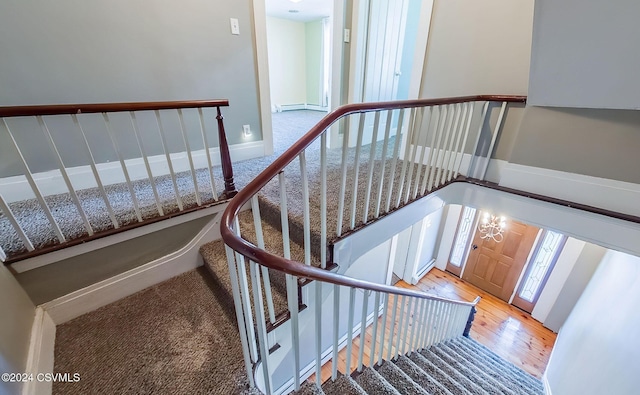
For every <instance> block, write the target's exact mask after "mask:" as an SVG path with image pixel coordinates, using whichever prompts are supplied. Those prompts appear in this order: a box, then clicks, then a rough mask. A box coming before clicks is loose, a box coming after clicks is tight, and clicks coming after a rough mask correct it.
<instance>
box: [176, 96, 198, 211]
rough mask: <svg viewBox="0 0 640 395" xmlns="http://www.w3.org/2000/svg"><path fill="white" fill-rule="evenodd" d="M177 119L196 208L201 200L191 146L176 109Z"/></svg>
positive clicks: (182, 120)
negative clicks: (187, 160)
mask: <svg viewBox="0 0 640 395" xmlns="http://www.w3.org/2000/svg"><path fill="white" fill-rule="evenodd" d="M178 118H180V133H181V134H182V141H183V142H184V147H185V148H186V149H187V158H189V168H191V178H192V180H193V189H194V191H195V194H196V203H197V204H198V206H201V205H202V200H201V198H200V190H199V189H198V175H197V174H196V169H195V167H194V165H193V155H192V154H191V145H190V144H189V137H188V136H187V129H186V127H185V125H184V116H183V115H182V109H180V108H179V109H178Z"/></svg>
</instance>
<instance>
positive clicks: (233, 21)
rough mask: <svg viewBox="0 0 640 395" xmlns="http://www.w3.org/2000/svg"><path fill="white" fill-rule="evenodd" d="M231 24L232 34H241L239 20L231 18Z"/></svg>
mask: <svg viewBox="0 0 640 395" xmlns="http://www.w3.org/2000/svg"><path fill="white" fill-rule="evenodd" d="M229 23H230V24H231V34H235V35H238V34H240V24H239V23H238V18H229Z"/></svg>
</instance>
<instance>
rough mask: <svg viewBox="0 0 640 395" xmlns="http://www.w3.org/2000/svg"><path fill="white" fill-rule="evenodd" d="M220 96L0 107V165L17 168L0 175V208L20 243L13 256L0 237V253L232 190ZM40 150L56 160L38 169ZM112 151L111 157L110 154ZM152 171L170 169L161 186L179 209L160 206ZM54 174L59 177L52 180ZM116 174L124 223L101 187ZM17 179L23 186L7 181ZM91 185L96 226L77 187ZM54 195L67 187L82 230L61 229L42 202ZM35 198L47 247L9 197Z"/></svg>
mask: <svg viewBox="0 0 640 395" xmlns="http://www.w3.org/2000/svg"><path fill="white" fill-rule="evenodd" d="M228 105H229V102H228V101H227V100H200V101H171V102H138V103H103V104H64V105H37V106H14V107H0V144H2V145H3V146H4V147H5V150H6V151H5V150H3V151H4V152H3V155H2V163H0V165H1V166H0V168H5V169H7V168H9V167H15V169H14V170H13V173H12V174H10V176H11V177H8V178H7V175H6V174H3V175H2V177H5V178H3V179H1V180H0V181H2V184H4V185H5V187H6V188H5V192H8V193H9V194H11V195H14V196H9V198H5V196H6V195H5V196H3V194H2V193H1V191H0V210H1V212H2V214H4V216H5V217H6V219H7V220H8V222H9V223H10V227H11V230H12V231H13V232H15V235H16V241H15V242H16V243H22V248H21V249H20V248H18V250H21V251H18V252H16V251H14V253H13V254H12V255H11V256H8V254H7V253H6V251H3V249H2V246H0V259H1V260H2V261H7V260H9V261H16V260H19V259H24V258H28V257H31V256H34V255H36V254H40V253H45V252H50V251H52V250H55V249H59V248H62V247H66V246H70V245H74V244H78V243H82V242H85V241H88V240H90V239H93V238H96V237H100V236H104V235H106V234H110V233H113V232H114V231H117V230H122V229H128V228H132V227H136V226H140V225H143V224H145V223H149V222H152V221H155V220H157V219H158V218H163V217H168V216H172V215H175V214H176V211H177V213H184V212H188V211H193V210H195V209H198V208H201V207H204V206H207V205H210V204H212V203H215V202H217V201H218V200H219V199H227V198H230V197H232V196H234V195H235V193H236V190H235V186H234V182H233V168H232V165H231V158H230V155H229V146H228V143H227V139H226V135H225V130H224V123H223V117H222V113H221V110H220V109H221V107H226V106H228ZM183 110H186V111H183ZM207 124H208V125H209V126H208V127H207V126H206V125H207ZM52 125H54V127H52ZM116 125H117V126H116ZM213 125H216V126H217V140H218V144H217V146H216V145H215V136H212V132H211V131H210V130H208V129H212V127H213ZM121 129H124V131H123V130H121ZM212 137H213V138H212ZM41 142H44V143H41ZM69 147H73V149H72V150H70V148H69ZM107 151H108V152H107ZM216 151H218V152H216ZM218 155H219V160H217V159H216V158H217V156H218ZM11 157H13V160H11V159H12V158H11ZM38 158H45V159H48V161H49V162H51V163H52V164H54V165H53V166H52V167H47V168H42V167H43V165H42V164H38V163H37V162H40V161H39V160H38ZM110 160H113V163H108V162H109V161H110ZM217 163H219V164H220V166H221V168H222V176H223V182H224V190H223V191H222V193H221V194H220V195H218V192H217V190H216V185H215V177H214V165H216V164H217ZM114 164H115V165H114ZM118 164H119V166H118ZM34 167H36V169H35V170H32V168H34ZM80 169H81V171H80ZM199 169H206V174H207V175H206V178H208V184H209V186H205V187H203V186H199V185H198V182H199V180H198V177H197V175H196V171H197V170H199ZM183 171H186V172H190V176H189V178H190V181H191V186H190V187H189V190H188V191H185V190H184V189H185V188H184V187H183V186H182V185H180V183H179V180H177V174H179V173H180V172H183ZM116 173H117V174H116ZM159 176H169V177H170V179H171V181H170V184H171V187H170V188H169V189H170V191H171V192H169V194H172V195H173V196H170V197H169V198H170V199H171V200H172V201H171V204H172V205H173V204H174V203H175V205H177V210H172V211H168V210H167V208H166V207H165V205H164V204H163V200H166V199H167V196H163V194H162V193H161V191H159V190H158V189H159V186H157V182H158V177H159ZM52 179H54V180H58V179H59V180H58V181H54V182H51V180H52ZM7 180H12V181H11V182H9V181H7ZM114 180H116V181H114ZM135 180H146V181H148V183H149V184H150V186H151V189H152V191H153V197H154V204H155V208H154V209H152V210H155V211H156V213H157V215H155V214H154V215H152V216H147V218H145V214H144V212H143V207H140V206H141V202H140V200H139V198H138V196H137V194H136V190H135V189H136V186H135V184H134V181H135ZM7 182H9V183H8V184H7ZM114 183H115V184H116V185H118V184H120V185H121V186H122V187H123V189H125V190H126V191H127V193H128V195H127V196H126V197H125V199H128V198H130V203H131V206H132V207H130V209H131V211H132V212H133V213H132V214H133V217H132V219H131V220H130V221H129V222H125V221H123V220H121V219H119V218H118V215H117V213H116V210H115V208H114V202H112V201H110V199H109V193H108V189H109V186H110V185H111V184H114ZM19 184H22V185H25V188H18V187H16V186H15V185H19ZM43 184H44V186H43ZM89 188H97V192H98V193H97V194H98V195H99V197H98V200H100V203H99V204H100V205H103V207H104V209H105V210H106V212H107V214H108V219H107V222H110V224H109V228H110V229H109V230H106V231H105V230H104V229H101V230H98V231H96V230H95V229H94V228H95V222H94V223H92V222H93V221H92V215H93V214H95V213H92V212H90V211H88V210H87V207H85V205H83V201H82V199H81V197H80V196H79V195H81V191H82V190H83V189H89ZM23 189H24V191H23ZM62 194H68V196H69V198H70V199H71V200H72V204H73V206H74V207H75V209H76V210H77V213H78V217H77V218H76V219H75V220H77V221H80V223H81V225H80V226H81V227H83V228H84V234H83V235H81V236H80V237H78V236H77V235H70V234H69V233H68V232H65V231H64V230H63V227H62V226H61V224H60V223H59V222H60V221H59V219H56V215H55V214H56V213H55V210H52V207H51V203H50V201H49V202H48V200H49V199H50V197H51V196H52V195H62ZM27 195H28V196H27ZM165 195H166V193H165ZM191 195H193V196H191ZM34 197H35V199H36V200H37V207H38V209H39V210H40V212H39V213H37V214H33V215H39V214H42V215H43V216H44V217H46V220H47V221H48V223H49V225H50V228H51V231H52V232H53V235H54V237H53V238H52V239H51V240H50V243H49V244H50V245H48V246H38V245H34V242H33V235H32V234H29V231H28V230H25V223H24V221H26V220H25V219H24V218H22V219H20V218H17V217H16V215H14V212H13V210H12V203H16V204H18V202H20V201H24V200H28V199H32V198H34ZM187 197H189V198H190V199H194V200H195V201H194V202H193V203H189V202H187V201H185V200H186V199H187ZM21 222H22V223H21ZM39 231H41V232H46V230H42V229H40V230H39ZM36 250H37V251H36Z"/></svg>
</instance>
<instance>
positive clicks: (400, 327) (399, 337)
mask: <svg viewBox="0 0 640 395" xmlns="http://www.w3.org/2000/svg"><path fill="white" fill-rule="evenodd" d="M406 299H407V297H405V296H403V297H402V301H401V302H400V319H399V320H398V333H397V335H396V351H395V353H394V355H395V356H399V355H400V354H402V349H401V348H400V341H401V340H402V332H403V330H404V326H403V324H404V308H405V305H406Z"/></svg>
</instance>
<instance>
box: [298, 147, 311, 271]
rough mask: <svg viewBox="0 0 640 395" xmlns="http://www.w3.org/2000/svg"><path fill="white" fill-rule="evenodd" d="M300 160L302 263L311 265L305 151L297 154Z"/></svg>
mask: <svg viewBox="0 0 640 395" xmlns="http://www.w3.org/2000/svg"><path fill="white" fill-rule="evenodd" d="M298 159H299V160H300V175H301V176H302V207H303V234H304V236H303V237H304V264H305V265H307V266H311V215H310V214H309V180H308V177H307V160H306V158H305V151H304V150H303V151H302V152H300V154H299V155H298Z"/></svg>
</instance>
